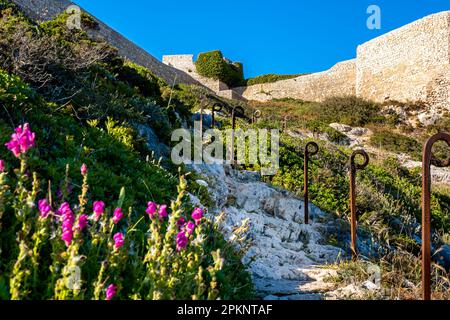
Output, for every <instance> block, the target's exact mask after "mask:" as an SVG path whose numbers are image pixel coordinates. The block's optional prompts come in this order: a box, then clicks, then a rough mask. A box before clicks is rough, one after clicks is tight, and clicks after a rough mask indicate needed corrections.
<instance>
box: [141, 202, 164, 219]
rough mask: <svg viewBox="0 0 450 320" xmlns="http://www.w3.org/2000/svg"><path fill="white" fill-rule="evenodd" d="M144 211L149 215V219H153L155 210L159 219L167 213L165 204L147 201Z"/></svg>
mask: <svg viewBox="0 0 450 320" xmlns="http://www.w3.org/2000/svg"><path fill="white" fill-rule="evenodd" d="M145 212H146V213H147V214H148V215H149V216H150V219H153V218H154V217H155V215H156V212H158V217H159V219H163V218H166V217H167V216H168V214H167V206H166V205H165V204H162V205H159V206H158V205H157V204H156V203H154V202H149V203H147V209H146V210H145Z"/></svg>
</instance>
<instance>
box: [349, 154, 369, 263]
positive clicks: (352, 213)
mask: <svg viewBox="0 0 450 320" xmlns="http://www.w3.org/2000/svg"><path fill="white" fill-rule="evenodd" d="M357 155H361V156H363V157H364V163H362V164H358V163H356V162H355V159H356V156H357ZM368 164H369V155H368V154H367V153H366V152H365V151H364V150H355V151H354V152H353V153H352V155H351V156H350V230H351V250H352V255H353V260H356V259H357V258H358V249H357V232H356V227H357V226H356V224H357V219H358V217H357V216H356V186H355V181H356V171H357V170H364V168H365V167H367V165H368Z"/></svg>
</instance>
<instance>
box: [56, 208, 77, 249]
mask: <svg viewBox="0 0 450 320" xmlns="http://www.w3.org/2000/svg"><path fill="white" fill-rule="evenodd" d="M58 212H59V213H60V214H61V217H62V236H61V239H62V240H63V241H64V242H65V243H66V246H70V244H71V243H72V239H73V223H74V222H75V216H74V214H73V212H72V210H71V209H70V205H69V204H68V203H67V202H65V203H63V204H62V205H61V207H60V208H59V210H58Z"/></svg>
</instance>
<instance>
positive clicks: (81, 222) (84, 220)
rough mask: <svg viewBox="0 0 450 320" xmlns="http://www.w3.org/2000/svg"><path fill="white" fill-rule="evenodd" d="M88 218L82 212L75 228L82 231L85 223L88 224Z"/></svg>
mask: <svg viewBox="0 0 450 320" xmlns="http://www.w3.org/2000/svg"><path fill="white" fill-rule="evenodd" d="M88 219H89V217H88V215H86V214H82V215H81V216H80V217H79V218H78V225H77V230H79V231H83V229H84V228H86V227H87V225H88Z"/></svg>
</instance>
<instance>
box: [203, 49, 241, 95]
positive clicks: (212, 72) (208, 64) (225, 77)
mask: <svg viewBox="0 0 450 320" xmlns="http://www.w3.org/2000/svg"><path fill="white" fill-rule="evenodd" d="M195 66H196V68H197V72H198V74H199V75H201V76H204V77H207V78H212V79H216V80H220V81H222V82H223V83H225V84H227V85H228V86H229V87H230V88H234V87H239V86H242V85H244V83H245V82H244V67H243V65H242V64H241V63H240V62H228V61H226V60H225V59H224V57H223V55H222V52H220V51H218V50H216V51H211V52H206V53H200V54H199V55H198V58H197V61H196V62H195Z"/></svg>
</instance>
